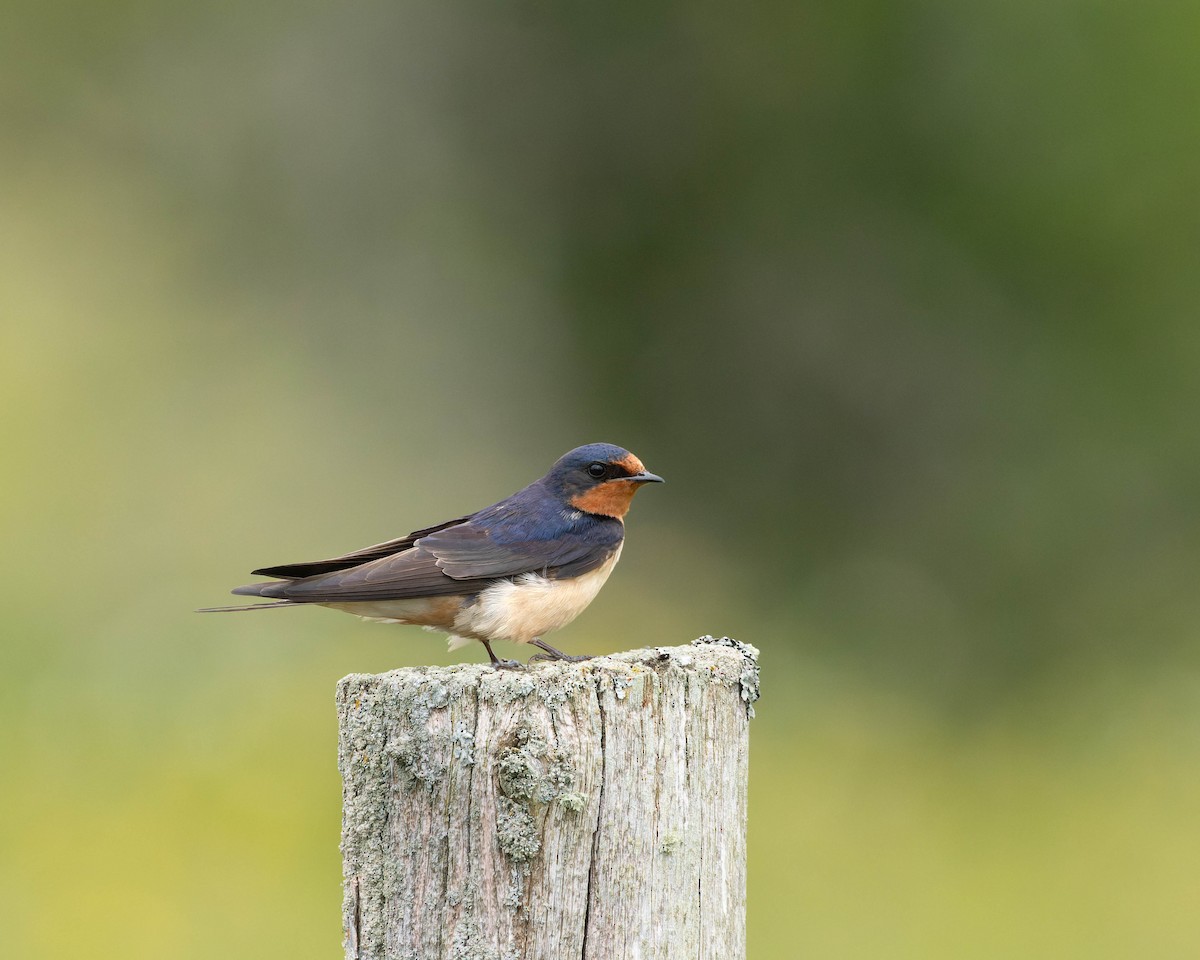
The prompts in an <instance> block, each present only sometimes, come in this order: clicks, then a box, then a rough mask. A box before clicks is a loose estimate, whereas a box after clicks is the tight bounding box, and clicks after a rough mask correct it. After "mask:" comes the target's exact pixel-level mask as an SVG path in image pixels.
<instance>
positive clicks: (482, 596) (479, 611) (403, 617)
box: [321, 546, 621, 650]
mask: <svg viewBox="0 0 1200 960" xmlns="http://www.w3.org/2000/svg"><path fill="white" fill-rule="evenodd" d="M620 558H621V547H620V546H618V547H617V549H616V550H615V551H614V552H613V555H612V556H611V557H609V559H608V560H606V561H605V562H604V564H603V565H602V566H600V567H597V568H596V569H595V570H593V571H591V572H590V573H585V574H584V575H583V576H581V577H574V578H571V579H562V580H553V579H550V578H548V577H543V576H541V575H540V574H536V573H525V574H521V575H520V576H519V577H514V578H513V579H511V580H498V581H496V582H495V583H493V584H491V585H490V586H487V587H485V588H484V589H483V590H481V591H480V592H479V593H478V594H477V595H476V596H475V597H474V598H472V597H469V596H459V597H414V598H410V599H405V600H372V601H359V602H354V603H325V604H321V606H325V607H330V608H332V609H334V610H343V611H345V612H346V613H352V614H354V615H355V616H359V617H362V618H364V619H366V620H378V621H381V622H383V623H408V624H414V625H417V626H422V627H425V628H426V629H429V630H437V631H439V632H444V633H449V634H451V636H450V649H451V650H454V649H456V648H457V647H461V646H465V645H466V644H467V643H469V642H470V641H471V640H473V639H474V640H480V639H483V640H488V641H491V640H511V641H513V642H514V643H529V642H530V641H531V640H534V639H536V638H538V637H542V636H544V635H546V634H547V633H550V632H552V631H554V630H558V629H561V628H562V627H565V626H566V625H567V624H568V623H570V622H571V621H572V620H574V619H575V618H576V617H577V616H579V615H580V614H581V613H583V611H584V610H586V609H587V607H588V605H589V604H590V603H591V602H592V601H593V600H595V599H596V594H598V593H599V592H600V588H601V587H603V586H604V583H605V581H606V580H608V577H609V574H611V573H612V571H613V567H615V566H616V565H617V561H618V560H619V559H620Z"/></svg>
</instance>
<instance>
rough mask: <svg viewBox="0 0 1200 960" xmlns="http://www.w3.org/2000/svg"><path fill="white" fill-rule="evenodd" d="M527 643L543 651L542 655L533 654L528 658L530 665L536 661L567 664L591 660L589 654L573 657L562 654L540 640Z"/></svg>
mask: <svg viewBox="0 0 1200 960" xmlns="http://www.w3.org/2000/svg"><path fill="white" fill-rule="evenodd" d="M529 642H530V643H532V644H533V645H534V646H535V647H539V648H540V649H541V650H542V651H543V652H542V653H535V654H534V655H533V656H532V657H530V658H529V662H530V663H533V662H534V661H536V660H563V661H565V662H567V663H582V662H583V661H584V660H591V659H592V655H591V654H590V653H582V654H580V655H579V656H573V655H572V654H569V653H563V652H562V651H561V650H557V649H555V648H554V647H552V646H550V644H548V643H546V642H545V641H543V640H540V639H538V640H530V641H529Z"/></svg>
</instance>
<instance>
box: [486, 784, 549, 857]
mask: <svg viewBox="0 0 1200 960" xmlns="http://www.w3.org/2000/svg"><path fill="white" fill-rule="evenodd" d="M496 840H497V842H498V843H499V844H500V849H501V850H502V851H504V855H505V856H507V857H508V859H509V860H511V861H513V863H526V862H528V861H530V860H532V859H533V858H534V857H535V856H536V855H537V852H538V851H539V850H541V849H542V838H541V834H540V833H539V832H538V829H537V824H536V822H535V821H534V819H533V817H532V816H531V815H530V813H529V811H528V810H527V809H526V808H525V807H524V806H523V805H522V804H520V803H516V802H514V801H512V800H510V799H509V798H508V797H504V796H501V797H497V798H496Z"/></svg>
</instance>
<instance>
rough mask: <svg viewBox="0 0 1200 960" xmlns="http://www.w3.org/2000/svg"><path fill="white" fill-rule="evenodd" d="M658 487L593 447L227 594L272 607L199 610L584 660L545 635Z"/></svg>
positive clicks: (627, 458)
mask: <svg viewBox="0 0 1200 960" xmlns="http://www.w3.org/2000/svg"><path fill="white" fill-rule="evenodd" d="M661 482H662V477H659V476H656V475H655V474H653V473H648V472H647V471H646V468H645V467H644V466H643V465H642V461H641V460H639V459H638V458H637V457H635V456H634V455H633V454H632V453H630V452H629V451H628V450H624V449H622V448H621V447H617V446H614V445H613V444H611V443H589V444H587V445H586V446H583V447H576V448H575V449H574V450H572V451H571V452H570V453H567V454H565V455H564V456H563V457H561V458H560V459H559V460H558V461H557V462H556V463H555V464H554V466H552V467H551V468H550V472H549V473H547V474H546V475H545V476H544V477H542V478H541V479H540V480H535V481H534V482H533V483H531V484H530V485H529V486H527V487H525V489H523V490H518V491H517V492H516V493H514V494H513V495H512V496H511V497H507V498H505V499H504V500H501V501H500V502H499V503H496V504H493V505H492V506H490V507H486V508H485V509H483V510H480V511H479V512H477V513H472V514H469V515H467V516H465V517H459V518H458V519H456V520H447V521H446V522H445V523H439V524H436V525H435V526H432V527H426V528H424V529H423V530H416V531H414V532H413V533H410V534H409V535H408V536H406V537H400V538H399V539H397V540H388V541H386V542H385V543H379V544H376V545H375V546H372V547H366V548H364V549H362V550H356V551H354V552H353V553H347V554H345V555H344V556H340V557H334V558H332V559H330V560H317V561H314V562H312V563H287V564H283V565H282V566H277V567H263V568H261V569H259V570H254V571H252V572H253V573H254V574H255V575H256V576H266V577H275V578H277V579H275V580H270V581H266V582H262V583H251V584H248V585H246V586H244V587H236V588H235V589H234V590H233V591H232V592H233V593H235V594H239V595H242V596H252V597H267V598H270V599H271V600H272V601H273V602H271V603H258V604H250V605H247V606H236V607H210V608H208V609H205V610H201V611H200V612H201V613H214V612H229V611H236V610H263V609H274V608H278V607H294V606H300V605H304V604H315V605H317V606H321V607H332V608H333V609H334V610H343V611H345V612H346V613H353V614H355V615H357V616H359V617H362V618H363V619H364V620H376V621H380V622H382V623H405V624H414V625H417V626H421V627H424V628H426V629H427V630H434V631H437V632H439V633H447V634H449V635H450V649H451V650H455V649H458V648H459V647H462V646H466V645H467V644H469V643H470V642H471V641H472V640H478V641H479V642H480V643H482V644H483V646H484V649H486V650H487V653H488V656H489V657H490V658H491V661H492V665H493V666H495V667H497V668H500V667H515V666H519V664H517V663H516V661H513V660H501V659H500V658H499V657H497V656H496V654H495V653H494V652H493V651H492V641H493V640H510V641H513V642H515V643H530V644H533V645H534V646H535V647H538V648H540V649H541V650H542V651H543V652H542V653H540V654H535V655H534V656H533V657H532V658H530V659H531V660H543V659H544V660H585V659H587V658H586V657H572V656H570V655H569V654H566V653H563V652H562V651H561V650H556V649H555V648H554V647H552V646H550V645H549V644H547V643H546V642H545V641H544V640H543V639H542V637H543V636H545V635H546V634H547V633H549V632H550V631H552V630H557V629H559V628H560V627H565V626H566V625H567V624H568V623H570V622H571V621H572V620H574V619H575V618H576V617H577V616H579V614H581V613H582V612H583V611H584V610H585V609H586V608H587V605H588V604H589V603H591V602H592V601H593V600H594V599H595V598H596V594H597V593H599V592H600V588H601V587H602V586H604V582H605V581H606V580H607V579H608V576H609V574H610V573H612V571H613V567H615V566H616V565H617V560H618V559H620V557H621V547H622V545H623V543H624V540H625V519H624V518H625V514H626V513H627V512H628V511H629V505H630V503H631V502H632V500H633V495H634V494H635V493H637V491H638V490H639V489H641V487H642V485H643V484H645V483H661Z"/></svg>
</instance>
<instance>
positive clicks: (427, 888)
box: [337, 637, 758, 960]
mask: <svg viewBox="0 0 1200 960" xmlns="http://www.w3.org/2000/svg"><path fill="white" fill-rule="evenodd" d="M757 698H758V661H757V651H756V650H755V649H754V648H753V647H750V646H748V645H746V644H742V643H738V642H737V641H734V640H730V639H728V638H721V639H713V638H712V637H702V638H700V639H699V640H696V641H694V642H693V643H692V644H690V645H688V646H683V647H655V648H650V649H645V650H635V651H630V652H628V653H622V654H617V655H615V656H609V657H597V658H595V659H593V660H588V661H585V662H583V663H548V664H540V665H536V666H531V667H529V668H528V669H526V670H521V671H496V670H493V669H491V667H485V666H480V665H474V664H460V665H456V666H452V667H424V668H411V669H404V670H396V671H393V672H391V673H386V674H381V675H378V676H364V675H354V676H349V677H346V678H345V679H344V680H342V681H341V682H340V683H339V684H338V692H337V700H338V712H339V727H340V737H339V755H338V765H339V769H340V770H341V773H342V778H343V801H344V805H343V825H342V851H343V857H344V872H345V898H344V912H343V919H344V929H345V946H346V956H347V957H348V958H354V960H617V958H626V957H628V958H634V957H637V958H639V960H668V958H674V957H688V958H693V957H699V958H711V960H737V958H740V957H743V956H744V953H745V946H744V944H745V824H746V779H747V759H748V757H747V750H748V735H749V728H748V723H749V718H750V717H751V716H753V703H754V701H755V700H756V699H757Z"/></svg>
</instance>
